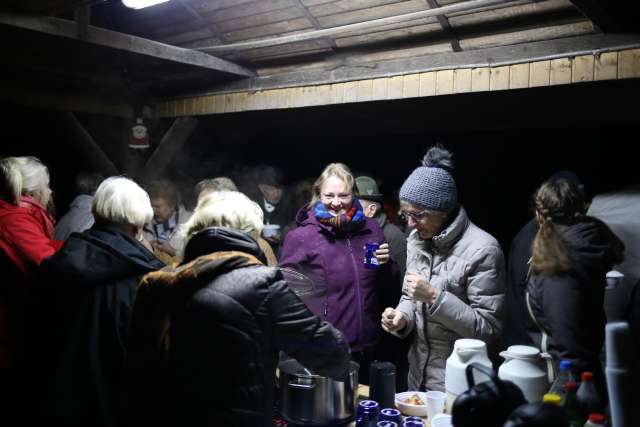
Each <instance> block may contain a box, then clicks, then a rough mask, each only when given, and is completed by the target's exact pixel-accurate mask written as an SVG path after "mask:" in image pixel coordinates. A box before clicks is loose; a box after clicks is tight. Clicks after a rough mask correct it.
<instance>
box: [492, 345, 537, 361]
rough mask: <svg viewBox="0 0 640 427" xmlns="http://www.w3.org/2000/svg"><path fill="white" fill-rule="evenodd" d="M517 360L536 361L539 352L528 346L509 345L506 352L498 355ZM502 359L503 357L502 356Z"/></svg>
mask: <svg viewBox="0 0 640 427" xmlns="http://www.w3.org/2000/svg"><path fill="white" fill-rule="evenodd" d="M503 353H504V355H505V356H506V357H512V358H517V359H538V358H539V357H540V350H539V349H537V348H535V347H532V346H529V345H510V346H509V348H507V351H503V352H502V353H500V355H502V354H503ZM503 357H504V356H503Z"/></svg>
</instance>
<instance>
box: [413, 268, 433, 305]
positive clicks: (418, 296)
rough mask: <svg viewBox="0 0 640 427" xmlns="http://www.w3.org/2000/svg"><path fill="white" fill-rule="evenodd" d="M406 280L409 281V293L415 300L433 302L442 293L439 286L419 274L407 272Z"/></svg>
mask: <svg viewBox="0 0 640 427" xmlns="http://www.w3.org/2000/svg"><path fill="white" fill-rule="evenodd" d="M405 281H406V283H407V287H406V291H407V295H408V296H409V298H411V299H413V300H415V301H422V302H426V303H427V304H433V303H435V302H436V299H438V296H439V295H440V290H439V289H438V288H436V287H434V286H433V285H431V283H429V282H427V279H425V278H424V277H422V276H420V275H418V274H415V273H407V274H406V276H405Z"/></svg>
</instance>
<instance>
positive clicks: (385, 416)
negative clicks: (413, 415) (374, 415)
mask: <svg viewBox="0 0 640 427" xmlns="http://www.w3.org/2000/svg"><path fill="white" fill-rule="evenodd" d="M401 420H402V416H401V415H400V411H398V410H397V409H395V408H385V409H383V410H382V411H380V421H393V422H394V423H396V424H398V425H400V423H401V422H402V421H401Z"/></svg>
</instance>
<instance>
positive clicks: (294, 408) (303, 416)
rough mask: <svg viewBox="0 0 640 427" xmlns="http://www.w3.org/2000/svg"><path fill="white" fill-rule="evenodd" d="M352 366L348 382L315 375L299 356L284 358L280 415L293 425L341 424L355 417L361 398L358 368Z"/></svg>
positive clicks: (354, 363) (281, 367)
mask: <svg viewBox="0 0 640 427" xmlns="http://www.w3.org/2000/svg"><path fill="white" fill-rule="evenodd" d="M359 367H360V366H359V365H358V364H357V363H356V362H351V363H350V366H349V378H348V380H347V381H345V382H341V381H336V380H334V379H332V378H328V377H322V376H320V375H312V374H310V373H309V371H307V370H306V369H305V368H304V367H303V366H302V365H300V363H298V362H297V361H296V360H295V359H289V360H286V361H282V362H280V364H279V368H280V381H279V385H280V393H281V395H280V415H281V416H282V417H283V418H284V419H285V420H287V421H288V422H290V423H292V424H299V425H305V426H327V425H340V424H345V423H347V422H349V421H351V420H352V419H353V418H354V417H355V411H356V403H357V399H358V369H359Z"/></svg>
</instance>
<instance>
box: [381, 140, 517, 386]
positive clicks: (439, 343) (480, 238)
mask: <svg viewBox="0 0 640 427" xmlns="http://www.w3.org/2000/svg"><path fill="white" fill-rule="evenodd" d="M451 157H452V155H451V153H450V152H449V151H447V150H445V149H443V148H440V147H432V148H431V149H429V151H427V154H426V155H425V157H424V160H423V166H420V167H418V168H416V169H415V170H414V171H413V173H411V175H409V177H408V178H407V179H406V180H405V182H404V184H403V185H402V188H401V189H400V208H401V212H402V215H403V216H404V217H405V218H406V220H407V222H408V224H409V226H411V227H415V230H414V231H413V232H411V234H410V235H409V238H408V239H407V273H406V275H405V279H404V284H403V291H402V292H403V295H402V297H401V299H400V303H399V304H398V306H397V307H396V308H395V309H394V308H391V307H389V308H387V309H386V310H385V311H384V313H383V315H382V328H383V329H384V330H386V331H387V332H390V333H393V334H395V335H397V336H399V337H401V338H404V337H407V336H408V335H409V334H411V332H414V331H415V334H413V337H414V338H413V343H412V346H411V348H410V350H409V377H408V384H409V390H424V389H428V390H440V391H444V373H445V363H446V360H447V358H448V357H449V355H450V354H451V351H452V350H453V344H454V342H455V341H456V340H457V339H459V338H476V339H481V340H483V341H485V342H488V343H490V342H492V341H495V340H496V339H497V338H498V337H499V335H500V332H501V319H500V315H501V310H502V305H503V302H504V292H505V287H504V281H505V262H504V256H503V254H502V250H501V249H500V245H499V244H498V242H497V241H496V239H494V238H493V237H492V236H490V235H489V234H488V233H486V232H485V231H483V230H481V229H480V228H478V227H477V226H476V225H475V224H473V223H472V222H471V221H470V220H469V218H468V217H467V213H466V211H465V210H464V208H463V207H462V206H461V205H460V204H459V202H458V191H457V187H456V183H455V181H454V179H453V176H452V175H451V173H452V170H453V163H452V160H451Z"/></svg>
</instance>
